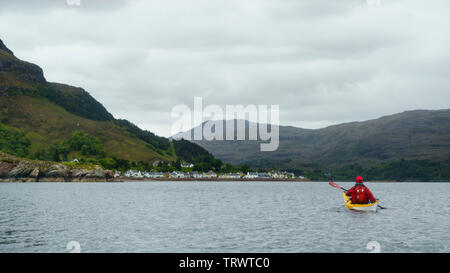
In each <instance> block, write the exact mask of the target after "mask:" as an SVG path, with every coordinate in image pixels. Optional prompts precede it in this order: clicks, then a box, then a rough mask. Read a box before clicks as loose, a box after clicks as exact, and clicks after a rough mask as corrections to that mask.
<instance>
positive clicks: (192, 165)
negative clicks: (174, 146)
mask: <svg viewBox="0 0 450 273" xmlns="http://www.w3.org/2000/svg"><path fill="white" fill-rule="evenodd" d="M181 168H194V164H192V163H181Z"/></svg>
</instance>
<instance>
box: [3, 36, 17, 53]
mask: <svg viewBox="0 0 450 273" xmlns="http://www.w3.org/2000/svg"><path fill="white" fill-rule="evenodd" d="M0 50H3V51H5V52H6V53H8V54H10V55H14V53H13V52H12V51H11V50H9V48H7V47H6V46H5V44H4V43H3V41H2V40H1V39H0Z"/></svg>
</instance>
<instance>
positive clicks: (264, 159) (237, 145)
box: [184, 109, 450, 169]
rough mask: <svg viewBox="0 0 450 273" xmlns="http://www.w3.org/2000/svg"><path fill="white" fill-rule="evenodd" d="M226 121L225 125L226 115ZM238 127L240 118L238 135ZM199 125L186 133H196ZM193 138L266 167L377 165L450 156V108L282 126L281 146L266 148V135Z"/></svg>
mask: <svg viewBox="0 0 450 273" xmlns="http://www.w3.org/2000/svg"><path fill="white" fill-rule="evenodd" d="M204 125H205V123H203V124H202V126H204ZM223 125H224V127H223V128H225V121H223ZM250 125H252V126H255V127H257V128H259V127H258V126H259V124H256V125H255V124H251V123H250V122H249V121H245V130H246V135H247V136H248V128H249V126H250ZM237 128H238V127H237V121H236V120H235V126H234V131H235V132H234V135H235V136H236V135H237V130H238V129H237ZM269 128H270V126H269ZM194 130H195V129H194V128H193V129H192V130H190V131H188V132H185V133H184V135H189V134H191V137H192V136H193V131H194ZM225 135H226V128H225V129H224V136H225ZM246 139H248V138H246ZM192 142H193V143H196V144H198V145H200V146H202V147H203V148H205V149H206V150H208V151H209V152H211V153H212V154H213V155H214V156H216V157H217V158H219V159H221V160H222V161H224V162H227V163H231V164H236V165H240V164H248V165H250V166H252V167H261V168H267V167H269V168H270V167H272V168H273V167H277V168H287V169H301V168H305V167H322V168H325V169H338V168H342V167H344V166H348V165H352V164H358V165H360V166H362V167H373V166H376V165H377V164H380V163H385V162H393V161H397V160H429V161H436V162H442V161H448V160H449V159H450V109H443V110H415V111H406V112H403V113H398V114H394V115H389V116H384V117H380V118H378V119H374V120H368V121H363V122H350V123H344V124H339V125H334V126H329V127H326V128H322V129H302V128H296V127H292V126H279V147H278V149H277V150H276V151H274V152H261V151H260V143H263V141H261V140H256V141H250V140H236V138H235V139H234V140H228V141H219V140H212V141H208V140H193V141H192Z"/></svg>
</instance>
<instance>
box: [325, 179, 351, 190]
mask: <svg viewBox="0 0 450 273" xmlns="http://www.w3.org/2000/svg"><path fill="white" fill-rule="evenodd" d="M328 184H330V186H332V187H333V188H337V189H341V190H343V191H347V190H346V189H344V188H343V187H341V186H339V185H338V184H336V183H334V182H332V181H330V182H328Z"/></svg>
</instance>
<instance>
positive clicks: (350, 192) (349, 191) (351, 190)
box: [345, 187, 355, 196]
mask: <svg viewBox="0 0 450 273" xmlns="http://www.w3.org/2000/svg"><path fill="white" fill-rule="evenodd" d="M354 191H355V189H354V188H353V187H352V188H351V189H349V190H348V191H347V192H346V193H345V195H347V196H352V193H353V192H354Z"/></svg>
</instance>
